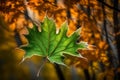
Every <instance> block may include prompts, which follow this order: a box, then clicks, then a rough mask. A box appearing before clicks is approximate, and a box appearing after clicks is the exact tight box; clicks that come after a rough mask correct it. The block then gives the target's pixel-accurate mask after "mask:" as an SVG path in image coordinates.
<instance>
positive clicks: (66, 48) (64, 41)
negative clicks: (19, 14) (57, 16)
mask: <svg viewBox="0 0 120 80" xmlns="http://www.w3.org/2000/svg"><path fill="white" fill-rule="evenodd" d="M41 30H42V31H41V32H39V31H38V28H37V27H36V26H34V27H33V28H32V29H30V28H29V29H28V31H29V34H28V35H25V37H26V38H27V39H28V45H26V46H23V47H21V48H22V49H23V50H25V52H26V53H25V55H24V59H25V58H30V57H32V56H33V55H37V56H43V57H46V58H47V59H48V60H49V61H50V62H52V63H57V64H62V65H64V63H63V57H64V55H63V54H68V55H71V56H77V57H81V55H80V53H78V52H77V50H78V49H85V48H87V46H88V45H87V43H86V42H83V41H81V42H79V43H77V39H78V38H79V36H80V29H78V30H76V31H75V32H74V33H73V34H71V35H70V36H67V34H66V33H67V30H68V25H67V23H66V22H65V23H64V24H63V25H62V26H61V29H60V30H59V32H58V33H56V25H55V22H54V20H52V19H49V18H48V17H45V18H44V21H43V23H41Z"/></svg>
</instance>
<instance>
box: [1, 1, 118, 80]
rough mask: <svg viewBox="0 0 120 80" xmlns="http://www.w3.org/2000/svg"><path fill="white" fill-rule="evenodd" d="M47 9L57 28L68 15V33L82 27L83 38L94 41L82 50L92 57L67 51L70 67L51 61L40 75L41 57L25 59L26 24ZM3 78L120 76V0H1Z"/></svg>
mask: <svg viewBox="0 0 120 80" xmlns="http://www.w3.org/2000/svg"><path fill="white" fill-rule="evenodd" d="M26 4H27V5H26ZM30 14H31V16H30ZM46 14H47V15H48V16H49V17H52V18H54V20H55V22H56V25H57V28H60V25H61V24H62V23H63V22H64V21H67V22H68V25H69V31H68V33H67V34H68V35H70V34H72V32H74V31H75V30H76V29H78V28H80V27H81V28H82V31H81V37H80V39H79V40H80V41H86V42H88V43H89V44H90V45H94V47H93V46H92V48H90V50H79V53H80V54H82V55H83V56H84V57H85V58H87V59H83V58H76V57H71V56H68V55H66V56H67V57H66V58H65V61H64V62H65V63H66V64H67V65H68V66H69V68H67V67H64V66H59V65H57V64H51V63H49V62H48V63H46V64H45V66H44V67H43V68H42V70H41V73H40V76H39V77H37V72H38V69H39V67H40V63H41V57H38V56H33V57H32V58H30V59H27V60H25V61H24V62H22V63H21V64H19V63H20V62H21V61H22V58H23V55H24V54H25V52H24V51H23V50H20V49H19V46H20V45H23V44H26V43H27V39H26V38H25V37H24V36H23V35H24V34H27V33H28V32H27V29H26V27H32V26H33V24H32V22H33V21H34V20H37V21H40V22H42V21H43V19H44V16H45V15H46ZM29 17H30V18H29ZM0 80H120V0H28V1H27V3H25V0H0Z"/></svg>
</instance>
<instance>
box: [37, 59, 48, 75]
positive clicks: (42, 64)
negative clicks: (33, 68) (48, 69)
mask: <svg viewBox="0 0 120 80" xmlns="http://www.w3.org/2000/svg"><path fill="white" fill-rule="evenodd" d="M46 61H47V58H46V57H44V58H43V59H42V61H41V64H40V68H39V69H38V72H37V77H39V76H40V72H41V70H42V68H43V66H44V65H45V63H46Z"/></svg>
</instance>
